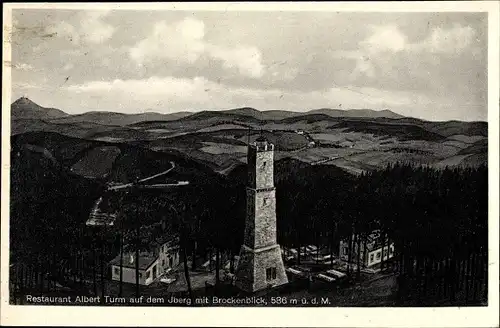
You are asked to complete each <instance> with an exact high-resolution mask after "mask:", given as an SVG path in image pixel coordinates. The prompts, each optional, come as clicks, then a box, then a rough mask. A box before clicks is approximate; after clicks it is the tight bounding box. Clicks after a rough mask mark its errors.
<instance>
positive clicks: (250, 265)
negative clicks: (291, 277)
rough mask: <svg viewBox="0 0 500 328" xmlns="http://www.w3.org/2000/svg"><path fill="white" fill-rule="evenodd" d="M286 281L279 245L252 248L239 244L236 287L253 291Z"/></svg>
mask: <svg viewBox="0 0 500 328" xmlns="http://www.w3.org/2000/svg"><path fill="white" fill-rule="evenodd" d="M286 283H288V278H287V276H286V272H285V266H284V265H283V259H282V258H281V249H280V245H278V244H275V245H271V246H267V247H262V248H257V249H252V248H249V247H248V246H245V245H243V246H241V250H240V259H239V261H238V268H237V270H236V282H235V284H236V287H238V288H239V289H241V290H243V291H245V292H249V293H253V292H257V291H259V290H263V289H266V288H272V287H276V286H280V285H283V284H286Z"/></svg>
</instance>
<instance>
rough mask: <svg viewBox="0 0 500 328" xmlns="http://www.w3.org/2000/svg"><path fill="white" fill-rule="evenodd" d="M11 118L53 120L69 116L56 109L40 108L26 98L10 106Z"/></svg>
mask: <svg viewBox="0 0 500 328" xmlns="http://www.w3.org/2000/svg"><path fill="white" fill-rule="evenodd" d="M10 113H11V118H12V119H13V120H15V119H23V118H24V119H55V118H60V117H66V116H69V114H66V113H65V112H63V111H62V110H59V109H56V108H45V107H42V106H40V105H38V104H36V103H34V102H33V101H31V100H30V99H28V98H25V97H21V98H19V99H17V100H16V101H14V102H13V103H12V105H11V112H10Z"/></svg>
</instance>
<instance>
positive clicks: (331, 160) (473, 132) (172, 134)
mask: <svg viewBox="0 0 500 328" xmlns="http://www.w3.org/2000/svg"><path fill="white" fill-rule="evenodd" d="M21 103H23V104H25V107H26V106H28V105H29V106H28V107H29V108H38V107H39V106H38V105H36V104H34V103H32V102H30V101H29V100H27V99H24V100H22V101H17V102H16V103H14V104H13V107H15V108H19V104H21ZM37 106H38V107H37ZM15 108H13V110H14V109H15ZM16 110H17V109H16ZM40 111H41V110H40V109H37V110H36V111H31V112H30V111H24V112H23V113H24V114H23V115H24V116H29V115H30V113H32V112H34V113H35V114H34V115H33V116H32V117H23V118H16V117H17V116H16V117H13V120H12V124H11V127H12V132H11V133H12V135H17V134H23V133H30V132H49V133H57V134H61V135H64V136H69V137H74V138H78V139H84V140H88V141H101V142H105V143H107V144H109V145H114V146H116V147H118V149H121V148H122V147H127V146H134V147H138V148H144V149H147V150H150V151H154V152H159V153H167V154H168V153H172V152H174V153H176V154H182V156H184V157H186V158H189V159H191V160H193V161H196V162H198V163H201V164H203V165H205V166H206V167H209V168H210V169H211V170H213V171H215V172H218V173H222V174H228V173H230V172H231V170H232V169H234V168H235V167H237V166H238V165H239V164H241V163H245V162H246V145H247V143H248V142H253V141H254V140H255V139H256V138H257V137H258V136H259V135H264V136H265V137H266V138H267V139H269V140H270V141H271V142H272V143H274V144H275V146H276V153H275V158H276V159H277V160H280V159H286V158H288V159H295V160H299V161H302V162H304V163H308V164H312V165H320V164H324V165H333V166H336V167H338V168H341V169H343V170H345V171H347V172H349V173H352V174H360V173H362V172H366V171H372V170H376V169H380V168H384V167H385V166H386V165H387V164H391V163H396V162H405V163H412V164H418V165H430V166H435V167H439V168H443V167H446V166H454V167H455V166H478V165H481V164H485V163H486V162H487V143H486V141H487V135H488V124H487V123H486V122H459V121H449V122H431V121H425V120H420V119H416V118H408V117H402V116H400V115H397V114H395V113H392V112H390V111H379V112H378V111H373V110H369V109H353V110H335V109H317V110H312V111H310V112H307V113H298V112H290V111H259V110H257V109H254V108H250V107H244V108H236V109H231V110H225V111H201V112H197V113H188V112H182V113H177V114H171V115H170V114H169V115H164V114H158V113H144V114H134V115H127V114H122V113H113V112H89V113H85V114H81V115H64V116H62V117H56V118H47V117H46V116H44V117H43V118H40V117H41V116H40V115H39V112H40ZM18 112H19V111H18ZM109 147H111V146H109ZM103 151H106V152H109V153H110V154H115V155H116V156H118V158H120V156H122V155H121V153H118V152H117V150H116V149H115V148H104V149H103ZM96 154H97V153H96ZM96 156H97V155H96ZM99 161H101V160H99ZM102 161H103V163H108V162H109V160H102ZM109 163H111V162H109ZM107 165H111V164H102V167H101V168H102V172H101V173H99V174H98V176H106V174H105V173H104V172H106V170H107V169H106V167H107ZM84 166H85V165H84ZM75 169H76V170H80V167H79V166H77V167H76V168H75ZM83 171H85V170H83Z"/></svg>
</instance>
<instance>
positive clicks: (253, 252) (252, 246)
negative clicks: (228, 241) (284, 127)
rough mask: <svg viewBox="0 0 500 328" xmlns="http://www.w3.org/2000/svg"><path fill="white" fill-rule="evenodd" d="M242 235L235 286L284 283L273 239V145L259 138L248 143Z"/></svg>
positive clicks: (247, 287) (259, 287) (252, 289)
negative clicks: (245, 207) (245, 206)
mask: <svg viewBox="0 0 500 328" xmlns="http://www.w3.org/2000/svg"><path fill="white" fill-rule="evenodd" d="M247 160H248V161H247V163H248V182H247V211H246V221H245V235H244V240H243V245H242V246H241V250H240V260H239V262H238V268H237V271H236V286H237V287H238V288H240V289H241V290H243V291H246V292H256V291H259V290H262V289H265V288H268V287H275V286H279V285H283V284H286V283H287V282H288V279H287V276H286V273H285V267H284V265H283V259H282V257H281V249H280V246H279V245H278V244H277V239H276V189H275V187H274V145H273V144H272V143H270V142H268V141H267V140H266V139H265V138H263V137H259V138H258V139H257V140H256V141H255V142H254V143H253V144H251V145H249V146H248V155H247Z"/></svg>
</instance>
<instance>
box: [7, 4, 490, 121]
mask: <svg viewBox="0 0 500 328" xmlns="http://www.w3.org/2000/svg"><path fill="white" fill-rule="evenodd" d="M12 21H13V26H12V32H11V39H10V40H11V44H12V62H11V67H12V98H13V100H15V99H17V98H19V97H21V96H26V97H29V98H30V99H31V100H33V101H35V102H36V103H38V104H40V105H42V106H45V107H55V108H59V109H61V110H64V111H65V112H67V113H70V114H76V113H82V112H86V111H95V110H98V111H116V112H123V113H140V112H145V111H154V112H160V113H173V112H178V111H185V110H187V111H199V110H223V109H230V108H238V107H246V106H249V107H254V108H256V109H259V110H270V109H283V110H293V111H308V110H311V109H318V108H338V109H351V108H370V109H374V110H383V109H389V110H392V111H394V112H396V113H399V114H402V115H405V116H412V117H418V118H423V119H427V120H440V121H441V120H451V119H454V120H463V121H473V120H487V90H488V87H487V34H488V32H487V13H464V12H462V13H394V12H392V13H390V12H388V13H366V12H357V13H356V12H334V11H321V12H305V11H296V12H293V11H259V12H256V11H194V12H193V11H166V10H163V11H159V10H152V11H137V10H136V11H133V10H100V11H89V10H61V9H50V10H47V9H43V10H42V9H14V10H13V16H12Z"/></svg>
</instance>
